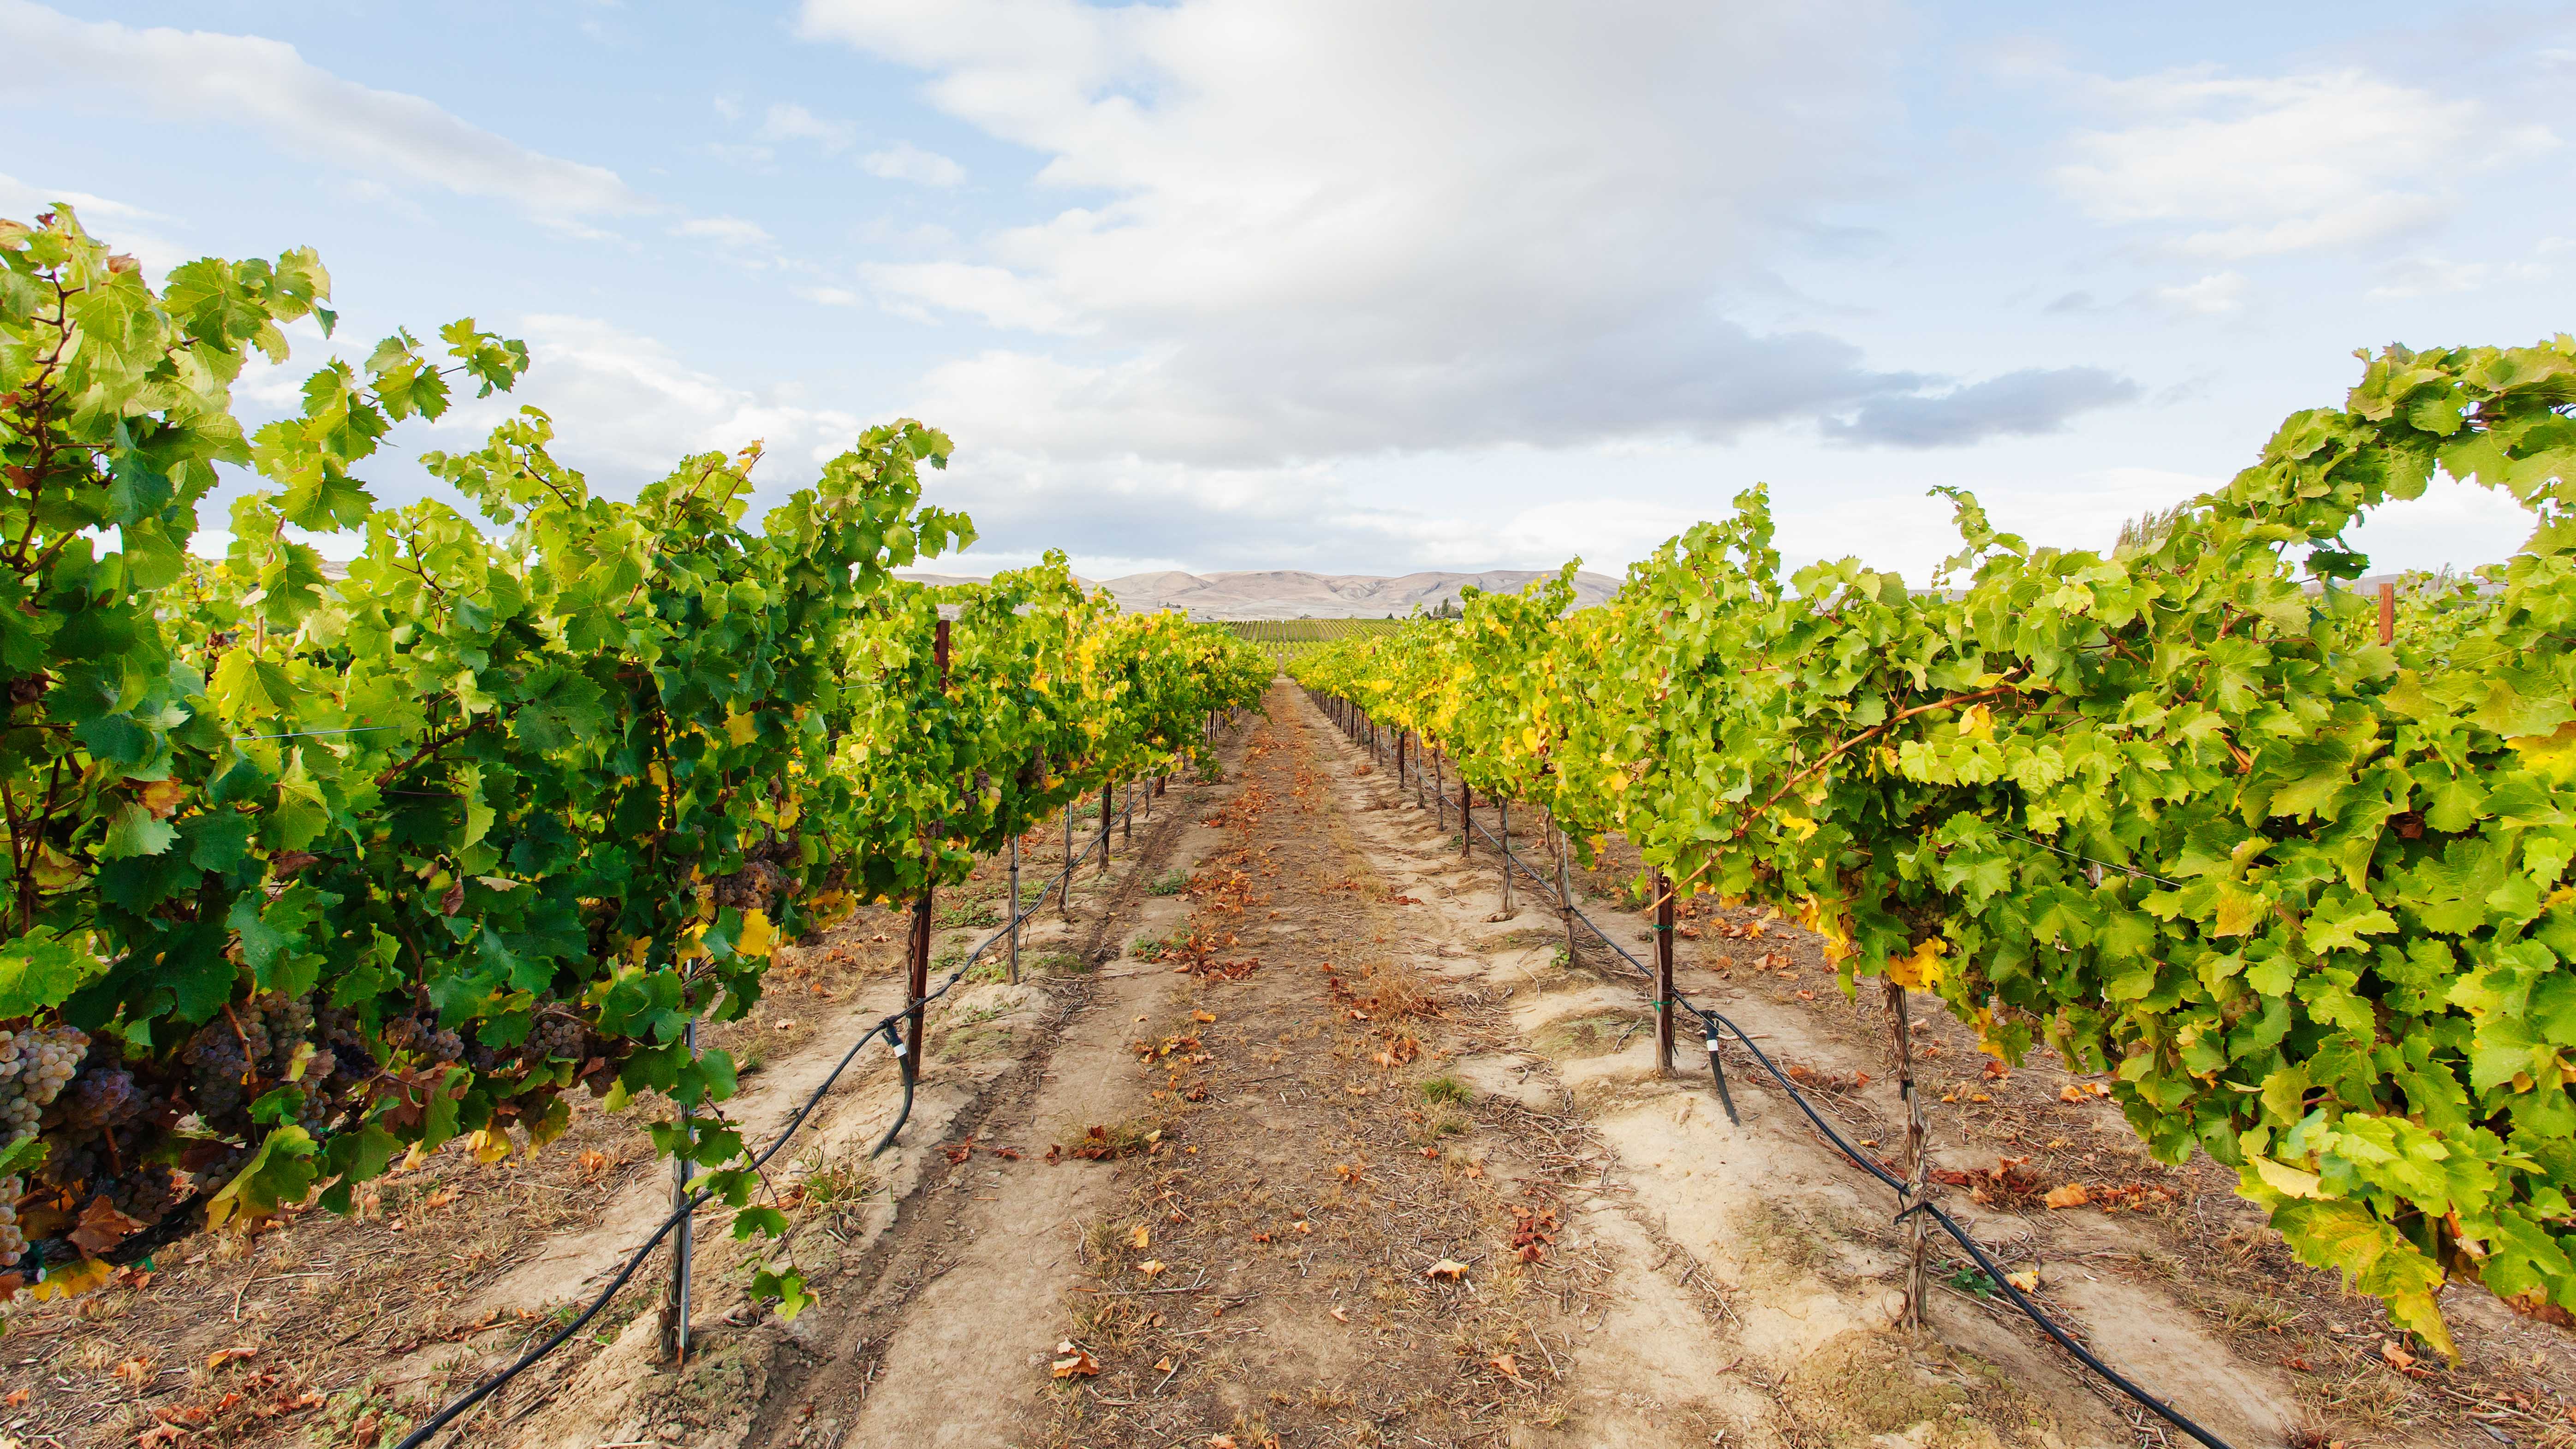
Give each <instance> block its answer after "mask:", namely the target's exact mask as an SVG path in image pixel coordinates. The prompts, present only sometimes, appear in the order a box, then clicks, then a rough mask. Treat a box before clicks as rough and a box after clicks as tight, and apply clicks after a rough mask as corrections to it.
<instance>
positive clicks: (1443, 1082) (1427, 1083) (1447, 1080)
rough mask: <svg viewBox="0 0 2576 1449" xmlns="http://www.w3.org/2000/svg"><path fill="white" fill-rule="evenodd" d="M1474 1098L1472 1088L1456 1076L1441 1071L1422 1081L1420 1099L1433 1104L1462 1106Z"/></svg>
mask: <svg viewBox="0 0 2576 1449" xmlns="http://www.w3.org/2000/svg"><path fill="white" fill-rule="evenodd" d="M1475 1099H1476V1094H1475V1092H1474V1090H1473V1089H1471V1088H1469V1087H1468V1085H1467V1084H1466V1083H1465V1082H1462V1081H1459V1080H1458V1079H1457V1078H1456V1077H1453V1076H1450V1075H1448V1074H1447V1073H1445V1072H1444V1073H1442V1074H1441V1075H1439V1076H1436V1077H1425V1078H1424V1079H1423V1081H1422V1100H1424V1101H1426V1102H1431V1103H1434V1104H1439V1105H1445V1106H1452V1107H1463V1106H1465V1105H1467V1104H1468V1103H1469V1102H1472V1101H1474V1100H1475Z"/></svg>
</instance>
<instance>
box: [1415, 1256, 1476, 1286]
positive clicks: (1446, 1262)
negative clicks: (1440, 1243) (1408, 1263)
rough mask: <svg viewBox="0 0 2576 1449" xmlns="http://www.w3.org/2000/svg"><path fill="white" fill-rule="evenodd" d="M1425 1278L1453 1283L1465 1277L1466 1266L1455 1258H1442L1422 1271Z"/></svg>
mask: <svg viewBox="0 0 2576 1449" xmlns="http://www.w3.org/2000/svg"><path fill="white" fill-rule="evenodd" d="M1422 1276H1423V1277H1425V1278H1446V1279H1448V1280H1449V1281H1450V1282H1452V1283H1455V1282H1458V1281H1459V1280H1461V1279H1463V1278H1465V1277H1466V1276H1467V1265H1466V1264H1464V1263H1461V1262H1459V1261H1458V1260H1457V1259H1455V1258H1443V1259H1441V1260H1440V1261H1439V1262H1437V1263H1434V1264H1432V1265H1431V1266H1430V1267H1428V1268H1425V1269H1423V1270H1422Z"/></svg>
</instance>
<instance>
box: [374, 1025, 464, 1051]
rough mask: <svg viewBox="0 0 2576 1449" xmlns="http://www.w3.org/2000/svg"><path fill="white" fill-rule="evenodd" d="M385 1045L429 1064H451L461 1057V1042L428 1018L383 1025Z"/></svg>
mask: <svg viewBox="0 0 2576 1449" xmlns="http://www.w3.org/2000/svg"><path fill="white" fill-rule="evenodd" d="M385 1041H386V1043H387V1044H388V1045H391V1046H394V1047H397V1048H400V1049H402V1050H405V1051H412V1052H417V1053H419V1054H420V1055H421V1056H422V1057H424V1058H426V1059H428V1060H429V1061H433V1062H452V1061H456V1060H458V1059H460V1058H462V1057H463V1056H464V1055H465V1039H464V1038H463V1037H461V1036H458V1035H457V1034H456V1033H455V1032H452V1031H447V1030H443V1029H441V1028H440V1027H439V1025H438V1019H437V1018H436V1017H431V1016H406V1017H397V1018H396V1019H394V1020H392V1021H389V1022H386V1023H385Z"/></svg>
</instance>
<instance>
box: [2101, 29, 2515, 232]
mask: <svg viewBox="0 0 2576 1449" xmlns="http://www.w3.org/2000/svg"><path fill="white" fill-rule="evenodd" d="M2080 79H2082V83H2083V85H2084V95H2085V98H2086V99H2087V100H2088V101H2091V102H2093V103H2095V104H2097V105H2102V106H2106V107H2108V108H2111V109H2113V110H2116V111H2120V112H2123V113H2125V114H2126V115H2127V116H2128V117H2129V118H2131V124H2129V125H2127V126H2125V127H2123V128H2120V129H2116V130H2095V131H2084V132H2080V133H2078V134H2077V135H2076V136H2075V137H2074V138H2073V142H2072V148H2073V151H2074V154H2075V157H2076V159H2075V160H2073V161H2071V162H2070V163H2068V164H2066V165H2064V166H2061V167H2059V168H2058V169H2057V171H2056V173H2055V178H2054V179H2055V180H2056V182H2057V184H2058V185H2059V187H2061V188H2062V189H2063V190H2065V191H2066V192H2067V194H2068V195H2070V196H2072V197H2073V198H2074V199H2075V201H2076V203H2077V204H2078V205H2079V206H2081V207H2082V208H2083V209H2084V211H2085V212H2086V213H2087V214H2088V215H2090V216H2092V217H2093V218H2094V219H2096V220H2098V221H2105V222H2113V223H2124V224H2130V223H2148V224H2162V225H2163V226H2164V228H2165V229H2166V230H2167V232H2168V234H2169V239H2170V242H2171V245H2172V246H2173V247H2174V248H2175V249H2176V250H2178V251H2180V252H2183V253H2185V254H2187V255H2193V256H2203V257H2212V258H2218V259H2222V260H2239V259H2243V258H2248V257H2258V256H2271V255H2279V254H2283V253H2289V252H2300V251H2310V250H2318V249H2326V248H2336V247H2351V246H2359V245H2364V244H2367V243H2371V242H2376V241H2381V240H2384V239H2386V238H2388V237H2391V236H2395V235H2399V234H2401V233H2405V232H2408V231H2412V230H2417V229H2420V228H2422V227H2425V226H2427V225H2429V224H2430V223H2432V222H2434V221H2436V220H2438V219H2439V218H2440V217H2441V216H2442V215H2443V213H2444V211H2445V209H2446V207H2447V205H2448V202H2449V199H2450V188H2449V181H2450V178H2452V177H2453V176H2455V175H2457V174H2458V173H2459V172H2460V171H2461V170H2463V169H2474V168H2479V167H2487V166H2495V165H2501V164H2505V163H2508V162H2511V161H2516V160H2521V159H2525V158H2528V157H2530V156H2533V155H2536V154H2538V153H2540V152H2542V151H2546V150H2548V149H2550V148H2552V147H2554V146H2556V145H2557V138H2556V137H2555V136H2554V135H2552V134H2551V133H2550V131H2549V130H2548V129H2547V128H2546V127H2543V126H2540V125H2537V124H2513V123H2511V122H2508V121H2504V120H2500V119H2499V118H2497V117H2495V116H2494V115H2492V114H2491V113H2490V111H2489V110H2488V108H2487V107H2486V106H2485V105H2483V104H2481V103H2479V102H2477V101H2473V100H2446V99H2443V98H2441V97H2439V96H2435V95H2432V94H2429V93H2427V92H2425V91H2422V90H2418V89H2414V88H2411V87H2407V86H2401V85H2398V84H2395V83H2393V82H2390V81H2386V80H2382V79H2380V78H2378V77H2376V76H2373V75H2371V74H2369V73H2368V72H2365V71H2361V70H2350V69H2347V70H2336V71H2321V72H2313V73H2307V74H2298V75H2285V76H2272V77H2230V76H2225V75H2221V74H2219V73H2217V72H2216V71H2214V70H2211V69H2208V68H2194V69H2187V70H2178V71H2167V72H2163V73H2160V74H2156V75H2149V76H2142V77H2139V78H2137V79H2134V80H2125V81H2112V80H2103V79H2099V78H2080Z"/></svg>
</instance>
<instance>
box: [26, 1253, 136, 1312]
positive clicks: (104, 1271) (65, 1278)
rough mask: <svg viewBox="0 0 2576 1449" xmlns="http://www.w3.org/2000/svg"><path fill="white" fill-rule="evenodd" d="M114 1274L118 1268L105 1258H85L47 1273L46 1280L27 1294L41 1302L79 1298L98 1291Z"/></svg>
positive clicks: (30, 1289)
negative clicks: (108, 1262)
mask: <svg viewBox="0 0 2576 1449" xmlns="http://www.w3.org/2000/svg"><path fill="white" fill-rule="evenodd" d="M114 1276H116V1269H114V1268H112V1267H110V1266H109V1265H108V1264H107V1263H106V1262H105V1261H104V1260H102V1259H98V1258H83V1259H81V1260H80V1261H79V1262H77V1263H74V1264H72V1265H71V1266H70V1267H67V1268H62V1269H59V1270H57V1271H55V1272H51V1273H48V1274H46V1275H45V1281H44V1282H42V1283H38V1284H36V1285H35V1286H34V1287H32V1288H29V1289H28V1290H27V1295H28V1296H29V1297H31V1298H34V1299H35V1300H36V1301H38V1302H40V1303H41V1302H43V1301H44V1300H46V1299H48V1298H78V1297H79V1296H81V1295H82V1294H84V1293H89V1292H94V1291H96V1290H97V1289H98V1288H100V1287H102V1286H104V1285H105V1284H106V1282H107V1280H108V1279H110V1278H112V1277H114Z"/></svg>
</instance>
